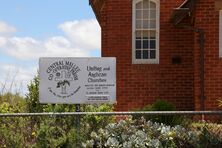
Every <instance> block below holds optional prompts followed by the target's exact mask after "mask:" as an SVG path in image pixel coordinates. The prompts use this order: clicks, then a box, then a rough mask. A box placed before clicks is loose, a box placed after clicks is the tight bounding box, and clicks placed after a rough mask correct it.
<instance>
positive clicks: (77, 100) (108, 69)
mask: <svg viewBox="0 0 222 148" xmlns="http://www.w3.org/2000/svg"><path fill="white" fill-rule="evenodd" d="M39 72H40V88H39V91H40V95H39V96H40V103H53V104H57V103H58V104H93V103H115V102H116V58H40V60H39Z"/></svg>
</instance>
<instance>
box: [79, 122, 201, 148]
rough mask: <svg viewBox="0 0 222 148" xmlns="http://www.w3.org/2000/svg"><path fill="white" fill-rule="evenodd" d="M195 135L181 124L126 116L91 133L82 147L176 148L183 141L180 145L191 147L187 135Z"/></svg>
mask: <svg viewBox="0 0 222 148" xmlns="http://www.w3.org/2000/svg"><path fill="white" fill-rule="evenodd" d="M188 135H190V136H194V139H195V138H197V136H196V135H195V134H194V133H192V132H189V131H187V130H186V129H185V128H183V127H181V126H175V127H170V126H167V125H164V124H159V123H153V122H151V121H146V120H145V119H144V118H142V119H140V120H139V121H136V120H132V118H128V119H126V120H121V121H119V122H118V123H111V124H109V125H107V126H106V127H105V128H104V129H100V130H99V131H98V132H97V133H95V132H92V133H91V139H90V140H87V141H86V143H83V147H87V148H92V147H96V146H97V147H113V148H119V147H123V148H124V147H125V148H128V147H135V148H136V147H138V148H146V147H150V148H164V147H165V148H168V147H169V148H176V147H178V145H179V144H182V142H183V141H188V142H187V143H185V142H184V143H183V145H182V147H192V144H193V143H192V141H191V140H190V139H189V136H188Z"/></svg>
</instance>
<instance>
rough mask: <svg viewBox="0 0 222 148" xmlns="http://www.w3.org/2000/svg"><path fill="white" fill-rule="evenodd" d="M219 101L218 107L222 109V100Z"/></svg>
mask: <svg viewBox="0 0 222 148" xmlns="http://www.w3.org/2000/svg"><path fill="white" fill-rule="evenodd" d="M217 101H218V106H219V107H222V99H218V100H217Z"/></svg>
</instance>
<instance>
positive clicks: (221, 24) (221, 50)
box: [219, 10, 222, 58]
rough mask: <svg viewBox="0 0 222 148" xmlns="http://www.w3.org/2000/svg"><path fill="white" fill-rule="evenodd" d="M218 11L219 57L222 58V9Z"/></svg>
mask: <svg viewBox="0 0 222 148" xmlns="http://www.w3.org/2000/svg"><path fill="white" fill-rule="evenodd" d="M219 12H220V15H219V57H220V58H222V10H220V11H219Z"/></svg>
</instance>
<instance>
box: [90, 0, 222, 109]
mask: <svg viewBox="0 0 222 148" xmlns="http://www.w3.org/2000/svg"><path fill="white" fill-rule="evenodd" d="M90 5H91V6H92V8H93V11H94V12H95V15H96V17H97V20H98V22H99V24H100V26H101V29H102V56H103V57H116V58H117V106H116V109H117V110H121V111H125V110H130V109H132V108H137V107H142V106H144V105H146V104H150V103H152V102H154V101H155V100H156V99H166V100H168V101H169V102H172V103H173V104H175V105H176V107H177V109H178V110H217V109H218V102H217V99H220V98H222V12H220V11H219V9H220V8H222V7H221V6H222V3H221V0H90ZM219 41H220V42H219Z"/></svg>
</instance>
